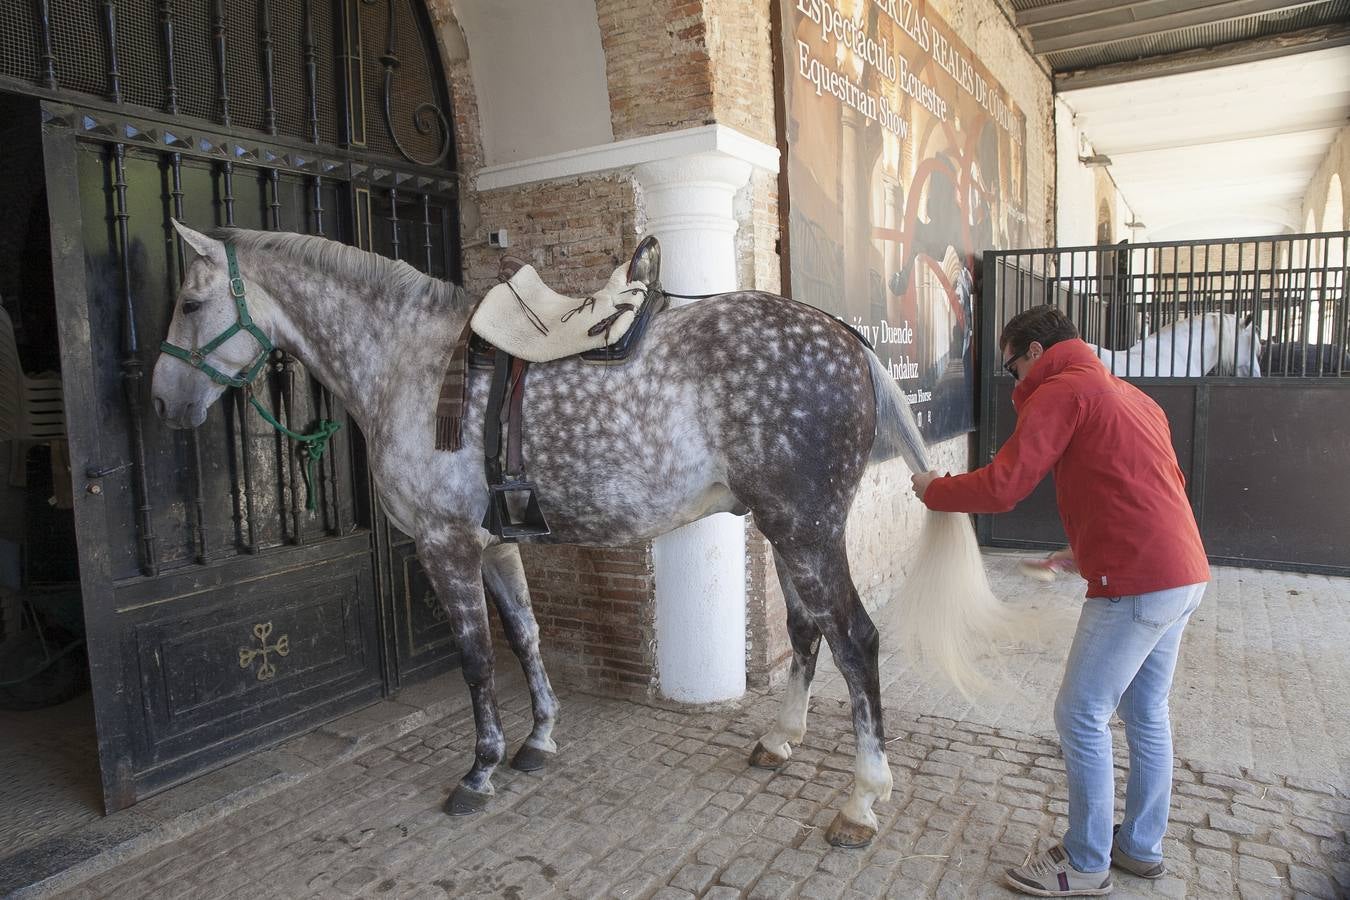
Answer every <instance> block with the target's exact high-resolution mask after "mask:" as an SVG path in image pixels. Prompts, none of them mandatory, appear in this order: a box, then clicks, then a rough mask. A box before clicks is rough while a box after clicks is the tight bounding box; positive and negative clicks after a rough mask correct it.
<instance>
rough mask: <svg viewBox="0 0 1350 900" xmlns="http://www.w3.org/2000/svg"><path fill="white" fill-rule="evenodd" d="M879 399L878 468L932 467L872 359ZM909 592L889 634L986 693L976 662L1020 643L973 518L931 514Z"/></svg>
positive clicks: (904, 403)
mask: <svg viewBox="0 0 1350 900" xmlns="http://www.w3.org/2000/svg"><path fill="white" fill-rule="evenodd" d="M867 361H868V365H869V366H870V368H871V374H872V385H873V393H874V394H875V396H876V410H877V432H876V439H875V440H874V441H873V444H872V455H871V462H873V463H878V462H884V461H886V460H889V459H893V458H895V457H896V456H901V457H903V458H904V460H905V462H906V464H908V466H909V468H910V469H911V470H912V471H914V472H915V473H919V472H927V471H929V470H930V468H931V466H930V464H929V460H928V454H927V452H926V451H925V449H924V443H923V436H922V435H921V434H920V433H919V425H918V422H917V421H915V418H914V412H913V410H912V409H910V406H909V401H908V400H906V399H905V395H904V393H903V392H902V391H901V390H900V388H899V386H898V385H896V383H895V381H894V380H893V379H892V378H891V376H890V373H889V372H887V371H886V367H885V366H884V365H882V363H881V360H879V359H878V358H877V356H876V354H874V353H871V352H869V353H868V354H867ZM925 516H926V518H925V520H924V525H923V531H922V532H921V533H920V535H919V541H918V545H917V547H916V548H915V549H914V551H913V554H912V556H911V560H912V562H911V564H910V565H909V566H908V567H907V568H908V572H909V575H908V578H907V579H906V582H905V584H904V586H903V588H902V590H901V592H900V593H899V594H898V595H897V596H894V597H893V598H892V599H891V602H890V603H889V604H888V605H887V606H886V608H885V610H884V611H881V612H880V613H879V615H878V618H879V620H880V625H881V631H882V632H883V633H885V634H898V635H899V636H900V637H901V638H902V640H903V641H904V644H905V646H906V648H907V649H908V651H909V652H910V653H911V654H912V655H914V656H915V658H916V659H923V660H926V661H927V662H928V663H930V664H931V665H932V666H933V667H934V668H936V669H937V670H938V671H939V672H941V673H942V674H944V675H945V676H946V677H947V678H948V679H949V680H950V681H951V682H952V684H953V685H955V686H956V688H957V689H958V690H959V691H960V692H961V693H962V694H963V695H965V696H966V697H967V698H969V697H970V696H971V695H972V694H974V693H975V692H976V691H978V690H979V689H981V688H983V687H984V686H986V684H987V683H988V682H987V679H986V678H985V676H984V675H983V674H982V673H981V672H980V671H979V669H978V668H977V666H976V662H975V661H976V659H977V658H978V657H980V656H982V655H984V654H986V653H988V652H989V651H991V650H993V649H994V647H995V644H996V643H997V642H998V641H1000V640H1002V639H1006V638H1009V637H1013V636H1014V634H1015V632H1016V631H1017V629H1015V628H1014V619H1013V616H1012V615H1011V614H1010V613H1009V611H1008V609H1007V608H1006V607H1005V606H1004V605H1003V603H1002V602H1000V601H999V599H998V598H997V597H995V596H994V593H993V591H992V590H991V589H990V587H989V578H988V576H987V575H986V573H985V569H984V560H983V559H982V558H981V556H980V548H979V544H978V543H977V541H976V539H975V528H974V526H973V525H972V524H971V520H970V517H969V516H968V515H966V514H965V513H946V512H934V511H932V510H928V511H926V513H925Z"/></svg>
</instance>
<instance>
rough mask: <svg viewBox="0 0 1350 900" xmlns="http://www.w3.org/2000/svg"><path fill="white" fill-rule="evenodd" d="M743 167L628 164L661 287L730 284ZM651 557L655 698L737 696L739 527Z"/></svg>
mask: <svg viewBox="0 0 1350 900" xmlns="http://www.w3.org/2000/svg"><path fill="white" fill-rule="evenodd" d="M751 168H752V167H751V165H750V163H749V162H746V161H745V160H742V159H738V158H736V157H733V156H730V155H727V154H724V153H720V152H712V153H696V154H691V155H688V156H681V157H677V158H674V159H666V160H659V161H656V162H650V163H644V164H642V165H640V166H638V167H637V170H636V176H637V180H638V183H639V184H641V186H642V191H643V197H644V198H645V201H646V213H647V229H646V233H647V234H652V235H655V236H656V238H657V240H659V241H660V242H661V283H662V284H663V285H664V286H665V287H666V289H667V290H669V291H672V292H673V293H677V294H710V293H714V292H717V291H729V290H735V289H736V288H737V287H738V285H737V284H736V246H735V237H736V219H735V217H734V215H733V211H732V201H733V198H734V196H735V194H736V191H738V190H739V189H740V188H741V187H743V186H744V185H745V184H746V183H747V182H748V181H749V179H750V173H751ZM672 302H677V301H672ZM678 302H698V301H678ZM652 559H653V562H654V565H655V568H656V642H657V643H656V665H657V675H658V679H659V683H660V687H661V693H662V694H663V695H664V696H666V697H669V698H671V699H673V700H683V701H685V702H689V703H708V702H711V701H714V700H727V699H730V698H733V697H739V696H740V695H741V694H743V693H744V692H745V521H744V520H743V519H741V518H740V517H738V516H733V515H731V514H730V513H718V514H717V515H715V516H709V517H707V518H705V519H700V520H699V521H697V522H694V523H693V524H691V525H686V526H685V527H684V528H680V529H678V530H676V531H673V532H671V533H670V534H667V535H664V536H663V537H660V538H657V539H656V542H655V544H654V545H653V547H652Z"/></svg>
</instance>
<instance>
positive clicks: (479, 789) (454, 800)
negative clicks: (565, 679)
mask: <svg viewBox="0 0 1350 900" xmlns="http://www.w3.org/2000/svg"><path fill="white" fill-rule="evenodd" d="M417 556H418V558H419V559H420V560H421V561H422V567H423V568H424V569H425V570H426V573H427V577H428V578H429V579H430V580H431V586H432V587H434V588H435V589H436V596H437V597H438V598H439V599H440V601H441V605H442V606H444V607H445V611H446V613H447V614H448V616H449V618H450V628H451V630H452V631H453V633H454V636H455V643H456V644H457V645H458V646H459V653H460V669H461V672H462V674H463V675H464V681H465V682H466V683H467V684H468V685H469V697H470V699H471V700H472V702H473V718H474V725H475V727H476V730H477V735H478V738H477V741H476V742H475V744H474V760H473V767H472V768H471V769H469V772H468V774H467V775H465V776H464V777H463V778H462V779H460V782H459V784H458V785H457V786H456V787H455V789H454V791H453V792H451V794H450V798H449V799H448V800H447V801H446V804H445V811H446V812H447V813H449V814H450V815H452V816H463V815H468V814H469V813H474V812H478V811H479V810H480V809H482V808H483V807H485V806H486V805H487V802H488V798H489V797H491V796H492V793H493V788H492V773H493V771H494V770H495V769H496V768H497V765H498V764H499V763H500V762H501V761H502V756H503V755H505V753H506V741H505V739H504V738H503V737H502V722H501V717H500V716H499V715H498V713H497V696H496V690H495V687H494V685H493V680H492V668H493V665H492V635H491V633H490V632H489V631H488V617H487V600H486V598H485V597H484V595H483V577H482V564H483V553H482V548H481V544H479V542H478V538H477V535H476V534H474V533H472V532H470V531H469V530H467V529H463V530H456V529H451V528H446V529H443V530H441V531H439V532H438V533H437V534H435V535H432V536H428V537H422V538H419V539H418V541H417Z"/></svg>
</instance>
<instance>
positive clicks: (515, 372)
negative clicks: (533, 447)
mask: <svg viewBox="0 0 1350 900" xmlns="http://www.w3.org/2000/svg"><path fill="white" fill-rule="evenodd" d="M529 365H530V364H529V363H528V362H526V361H525V360H523V359H513V360H512V361H511V399H510V401H509V402H510V412H509V413H508V414H507V416H508V418H507V426H506V427H507V432H506V474H508V475H516V476H519V475H522V474H524V472H525V461H524V459H523V458H522V456H521V452H520V429H521V406H522V403H521V400H522V398H523V397H524V396H525V370H526V369H527V368H528V367H529Z"/></svg>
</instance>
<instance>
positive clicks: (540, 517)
mask: <svg viewBox="0 0 1350 900" xmlns="http://www.w3.org/2000/svg"><path fill="white" fill-rule="evenodd" d="M522 492H523V493H524V494H525V496H526V501H525V514H524V515H523V516H521V518H520V519H513V518H512V517H511V507H510V506H509V505H508V504H507V502H506V498H507V495H508V494H519V493H522ZM483 527H484V528H486V529H487V530H488V532H489V533H491V534H493V535H496V536H497V537H499V538H501V539H502V540H503V541H514V540H516V539H517V538H523V537H539V536H541V535H545V534H548V533H549V527H548V522H547V521H545V520H544V511H543V510H542V509H540V508H539V494H538V491H536V490H535V487H534V482H533V481H523V480H522V481H505V482H502V483H501V484H489V485H488V508H487V515H485V516H484V517H483Z"/></svg>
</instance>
